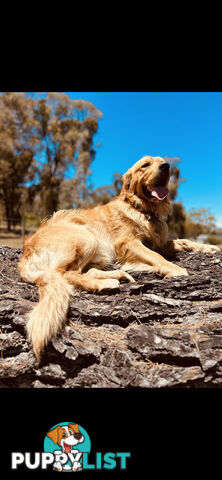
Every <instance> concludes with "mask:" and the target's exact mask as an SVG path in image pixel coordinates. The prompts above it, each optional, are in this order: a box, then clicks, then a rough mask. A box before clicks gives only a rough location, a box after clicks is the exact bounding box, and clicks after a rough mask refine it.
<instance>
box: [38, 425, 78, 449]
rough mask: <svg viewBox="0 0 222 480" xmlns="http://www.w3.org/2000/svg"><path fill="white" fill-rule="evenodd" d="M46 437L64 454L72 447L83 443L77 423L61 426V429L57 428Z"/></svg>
mask: <svg viewBox="0 0 222 480" xmlns="http://www.w3.org/2000/svg"><path fill="white" fill-rule="evenodd" d="M47 437H49V438H51V440H52V441H53V442H54V443H57V444H58V445H60V446H61V447H62V451H63V452H65V453H70V452H71V450H72V447H73V446H74V445H77V444H78V443H82V442H84V436H83V435H82V434H81V432H80V431H79V427H78V425H77V423H75V424H74V423H69V424H68V425H67V426H66V425H63V426H62V427H61V426H58V427H56V428H54V429H53V430H50V432H48V433H47Z"/></svg>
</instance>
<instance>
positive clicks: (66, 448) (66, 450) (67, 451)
mask: <svg viewBox="0 0 222 480" xmlns="http://www.w3.org/2000/svg"><path fill="white" fill-rule="evenodd" d="M64 447H65V452H66V453H69V452H70V451H71V445H67V443H64Z"/></svg>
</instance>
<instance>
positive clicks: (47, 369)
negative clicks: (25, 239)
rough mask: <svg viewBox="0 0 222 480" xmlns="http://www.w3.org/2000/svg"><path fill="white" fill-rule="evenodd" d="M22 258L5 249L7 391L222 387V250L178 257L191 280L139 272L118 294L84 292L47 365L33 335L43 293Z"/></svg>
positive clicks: (2, 310)
mask: <svg viewBox="0 0 222 480" xmlns="http://www.w3.org/2000/svg"><path fill="white" fill-rule="evenodd" d="M20 256H21V250H20V249H15V248H9V247H0V351H1V353H0V387H10V388H11V387H34V388H36V387H41V388H42V387H46V388H50V387H58V388H59V387H63V388H77V387H105V388H107V387H108V388H118V387H119V388H126V387H149V388H153V387H155V388H160V387H222V251H221V252H220V253H216V254H214V255H206V254H202V253H185V252H184V253H180V254H177V256H176V257H175V259H174V262H175V263H177V264H178V265H180V266H182V267H185V268H187V269H188V272H189V274H190V275H189V277H177V278H175V279H163V278H162V277H161V276H160V275H158V274H145V273H134V274H133V277H134V278H135V280H136V283H135V284H129V283H122V284H121V286H120V288H119V289H117V290H116V291H112V292H109V291H107V292H103V294H93V293H87V292H81V293H77V294H76V296H73V297H72V299H71V302H70V308H69V313H68V322H67V323H66V325H65V326H64V328H63V330H62V331H61V333H60V334H59V335H58V336H57V337H56V338H54V339H53V340H52V342H51V343H50V344H49V345H48V347H47V348H46V349H45V352H44V354H43V356H42V359H41V362H40V364H39V365H38V364H37V362H36V360H35V357H34V355H33V353H32V351H31V349H30V345H29V344H28V343H27V340H26V335H25V324H26V313H27V312H28V311H29V310H30V309H31V308H32V307H33V305H34V304H35V302H37V301H38V292H37V288H36V287H35V286H34V285H31V284H27V283H24V282H22V281H21V279H20V278H19V275H18V272H17V263H18V260H19V258H20Z"/></svg>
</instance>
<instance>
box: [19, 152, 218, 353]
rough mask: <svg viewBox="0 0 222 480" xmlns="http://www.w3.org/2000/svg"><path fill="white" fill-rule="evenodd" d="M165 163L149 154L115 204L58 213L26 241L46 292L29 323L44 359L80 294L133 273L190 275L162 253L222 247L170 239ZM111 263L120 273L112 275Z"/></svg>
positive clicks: (128, 176) (34, 277) (28, 271)
mask: <svg viewBox="0 0 222 480" xmlns="http://www.w3.org/2000/svg"><path fill="white" fill-rule="evenodd" d="M164 163H165V162H164V160H163V159H162V158H160V157H150V156H146V157H143V158H142V159H141V160H139V161H138V162H137V163H136V164H135V165H134V166H133V167H132V168H130V169H129V170H128V171H127V172H126V173H125V175H123V186H122V190H121V193H120V195H119V196H118V197H117V198H116V199H115V200H113V201H111V202H110V203H108V204H107V205H102V206H97V207H95V208H92V209H82V210H74V209H72V210H61V211H58V212H56V213H54V215H53V216H52V218H50V219H49V220H47V221H43V223H42V224H41V226H40V228H39V229H38V230H37V232H36V233H35V234H34V235H33V236H32V237H30V238H29V239H28V240H27V241H26V243H25V247H24V253H23V256H22V258H21V260H20V262H19V271H20V274H21V277H22V278H23V279H24V280H25V281H27V282H32V283H36V284H37V285H38V287H39V297H40V299H39V303H38V305H37V306H36V307H35V308H34V309H33V310H32V311H31V313H30V314H29V321H28V324H27V332H28V336H29V339H30V341H31V342H32V345H33V350H34V353H35V355H36V357H37V359H39V358H40V354H41V352H42V350H43V348H44V346H45V345H46V344H47V343H48V342H49V341H50V339H51V338H52V336H54V335H56V333H57V332H58V330H59V329H60V328H61V326H62V324H63V322H64V320H65V318H66V314H67V310H68V305H69V297H70V295H72V294H73V292H74V290H75V289H85V290H89V291H93V292H95V291H101V290H103V289H107V288H108V289H113V288H116V287H118V285H119V280H121V279H122V278H125V279H127V280H129V281H131V282H133V281H134V280H133V278H132V277H131V275H129V274H128V273H127V271H146V272H158V273H160V274H162V275H164V276H166V277H175V276H179V275H188V273H187V271H186V269H184V268H181V267H179V266H178V265H175V264H173V263H171V262H169V261H167V260H166V259H165V258H164V257H163V256H162V255H161V254H160V253H158V252H157V250H158V251H159V252H160V251H161V249H163V248H164V249H165V250H166V251H167V250H170V251H181V250H189V251H196V250H199V251H203V252H207V253H211V252H215V251H217V250H218V248H217V247H214V246H211V245H202V244H198V243H195V242H191V241H189V240H173V241H169V240H168V227H167V223H166V220H167V217H168V214H169V209H170V202H169V200H168V199H167V198H164V199H162V200H161V199H158V198H156V197H155V196H152V194H151V193H150V192H152V189H155V186H156V185H157V186H158V182H159V183H160V181H161V182H162V183H161V184H163V185H164V187H165V188H166V187H167V184H168V181H169V171H168V170H167V168H168V167H167V168H166V172H165V175H164V176H163V177H161V174H160V173H162V169H163V167H162V168H161V167H160V165H161V164H164ZM160 168H161V170H160ZM164 168H165V166H164ZM164 171H165V170H164ZM161 179H162V180H161ZM110 266H114V267H115V268H116V269H115V270H112V271H110V270H109V271H108V270H105V269H106V268H107V267H110Z"/></svg>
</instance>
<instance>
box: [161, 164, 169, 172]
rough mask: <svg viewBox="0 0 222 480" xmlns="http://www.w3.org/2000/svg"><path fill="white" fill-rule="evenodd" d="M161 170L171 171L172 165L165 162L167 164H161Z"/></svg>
mask: <svg viewBox="0 0 222 480" xmlns="http://www.w3.org/2000/svg"><path fill="white" fill-rule="evenodd" d="M159 169H160V170H163V171H164V172H167V171H168V170H169V169H170V165H169V163H167V162H165V163H161V164H160V165H159Z"/></svg>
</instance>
